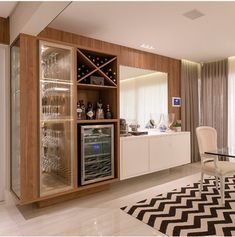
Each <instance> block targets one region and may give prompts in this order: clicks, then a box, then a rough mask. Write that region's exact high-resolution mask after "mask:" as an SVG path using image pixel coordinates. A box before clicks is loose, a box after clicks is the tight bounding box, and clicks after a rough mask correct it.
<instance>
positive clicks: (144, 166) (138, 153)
mask: <svg viewBox="0 0 235 237" xmlns="http://www.w3.org/2000/svg"><path fill="white" fill-rule="evenodd" d="M121 143H122V144H121V157H123V158H124V159H122V164H121V177H123V178H130V177H134V176H138V175H141V174H145V173H146V172H148V170H149V162H146V154H148V140H147V139H146V138H145V137H138V139H129V140H125V142H121Z"/></svg>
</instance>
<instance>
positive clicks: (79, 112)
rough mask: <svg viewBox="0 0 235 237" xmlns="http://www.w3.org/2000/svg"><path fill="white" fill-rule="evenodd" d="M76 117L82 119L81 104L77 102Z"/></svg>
mask: <svg viewBox="0 0 235 237" xmlns="http://www.w3.org/2000/svg"><path fill="white" fill-rule="evenodd" d="M77 119H78V120H81V119H82V109H81V104H80V103H77Z"/></svg>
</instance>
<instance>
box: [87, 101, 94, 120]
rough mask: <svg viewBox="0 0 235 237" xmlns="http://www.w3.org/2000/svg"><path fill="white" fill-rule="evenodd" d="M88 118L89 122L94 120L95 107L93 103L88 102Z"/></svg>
mask: <svg viewBox="0 0 235 237" xmlns="http://www.w3.org/2000/svg"><path fill="white" fill-rule="evenodd" d="M86 118H87V119H89V120H91V119H93V118H94V111H93V105H92V103H91V102H88V104H87V112H86Z"/></svg>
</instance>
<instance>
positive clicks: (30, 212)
mask: <svg viewBox="0 0 235 237" xmlns="http://www.w3.org/2000/svg"><path fill="white" fill-rule="evenodd" d="M199 171H200V164H199V163H194V164H189V165H185V166H181V167H177V168H173V169H170V170H166V171H161V172H157V173H153V174H150V175H145V176H141V177H138V178H132V179H129V180H124V181H121V182H119V183H117V184H115V185H113V186H112V187H111V188H110V189H109V190H107V191H103V192H100V193H97V194H92V195H89V196H87V197H83V198H80V199H76V200H72V201H68V202H64V203H61V204H57V205H54V206H51V207H47V208H41V209H37V208H35V207H34V206H32V205H29V206H24V207H19V206H15V205H14V204H12V203H11V202H6V203H2V204H0V235H21V236H24V235H90V236H91V235H95V236H102V235H117V236H118V235H149V236H150V235H163V234H161V233H160V232H158V231H156V230H154V229H153V228H151V227H149V226H148V225H146V224H144V223H142V222H140V221H138V220H136V219H135V218H133V217H131V216H129V215H127V214H125V213H124V212H122V211H121V210H120V207H122V206H124V205H128V204H133V203H135V202H137V201H140V200H141V199H144V198H146V197H148V196H152V195H157V194H160V193H163V192H167V191H170V190H172V189H174V188H176V187H180V186H182V185H186V184H189V183H191V182H194V181H197V180H198V179H199Z"/></svg>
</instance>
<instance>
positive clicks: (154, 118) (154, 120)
mask: <svg viewBox="0 0 235 237" xmlns="http://www.w3.org/2000/svg"><path fill="white" fill-rule="evenodd" d="M159 122H160V114H156V113H150V119H149V121H148V123H147V124H146V126H145V128H148V129H153V128H157V127H158V124H159Z"/></svg>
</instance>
